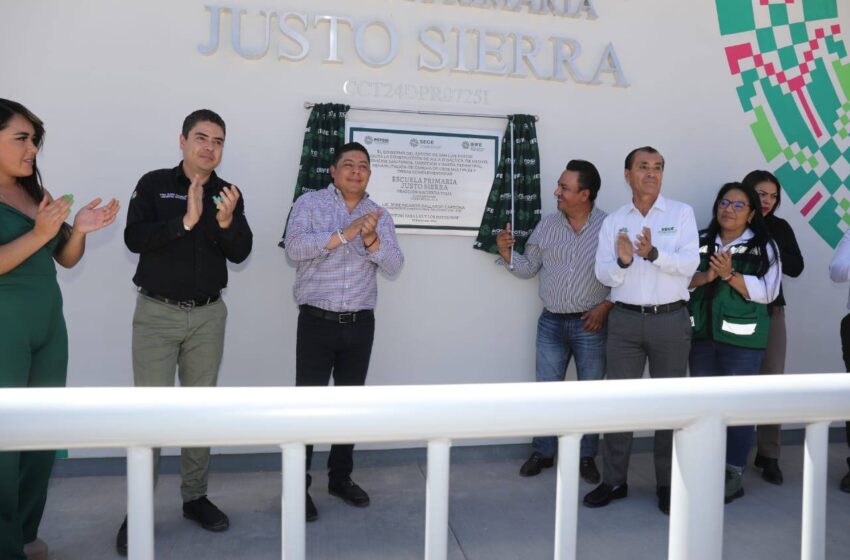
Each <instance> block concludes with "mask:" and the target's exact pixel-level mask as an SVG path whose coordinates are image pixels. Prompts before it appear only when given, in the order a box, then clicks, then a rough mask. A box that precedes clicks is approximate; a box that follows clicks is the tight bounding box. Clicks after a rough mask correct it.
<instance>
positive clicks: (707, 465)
mask: <svg viewBox="0 0 850 560" xmlns="http://www.w3.org/2000/svg"><path fill="white" fill-rule="evenodd" d="M847 418H850V375H846V374H838V375H836V374H817V375H784V376H748V377H735V378H696V379H661V380H656V379H640V380H631V381H585V382H581V383H545V384H542V383H541V384H536V383H518V384H477V385H429V386H381V387H333V388H329V387H298V388H272V387H261V388H206V389H201V388H180V389H174V388H90V389H82V388H79V389H78V388H69V389H2V390H0V426H3V429H2V430H0V450H4V451H7V450H32V449H66V448H105V447H126V448H127V449H128V452H127V477H128V511H129V512H130V516H129V527H128V528H129V544H130V550H129V554H130V559H131V560H142V559H144V560H149V559H153V557H154V536H153V535H154V533H153V511H154V510H153V477H152V475H151V469H152V466H153V453H152V448H153V447H166V446H168V447H199V446H213V445H216V446H229V445H279V446H280V447H281V449H282V453H283V491H282V498H281V507H282V512H283V515H282V521H281V523H282V554H283V558H285V559H286V560H302V559H303V558H304V556H305V526H304V522H305V520H304V500H305V495H304V493H305V486H304V476H305V472H304V469H305V467H304V457H305V447H304V445H305V443H356V442H390V441H409V440H425V441H427V442H428V470H427V485H426V504H427V505H426V516H425V517H426V524H425V553H424V556H425V558H426V560H438V559H440V560H443V559H445V558H446V554H447V534H448V533H447V532H448V512H449V458H450V446H451V440H452V439H457V438H485V437H504V436H532V435H539V434H560V438H559V443H560V446H559V451H558V470H557V500H556V523H555V559H556V560H572V559H575V558H576V521H577V516H578V489H579V486H578V462H579V461H578V456H579V440H580V437H581V434H583V433H600V432H601V433H605V432H619V431H632V430H647V429H673V430H676V431H675V435H674V441H673V472H672V485H671V491H672V493H671V506H670V538H669V548H668V555H669V558H672V559H680V558H687V559H689V560H720V558H721V556H722V550H723V546H722V542H723V485H724V462H725V457H724V455H725V442H726V429H725V428H726V426H730V425H749V424H774V423H789V422H804V423H805V424H806V443H805V461H804V476H803V478H804V482H803V511H802V550H801V558H802V559H804V560H823V559H824V556H825V538H826V534H825V520H826V459H827V440H828V437H827V435H828V429H829V423H830V421H833V420H842V419H847Z"/></svg>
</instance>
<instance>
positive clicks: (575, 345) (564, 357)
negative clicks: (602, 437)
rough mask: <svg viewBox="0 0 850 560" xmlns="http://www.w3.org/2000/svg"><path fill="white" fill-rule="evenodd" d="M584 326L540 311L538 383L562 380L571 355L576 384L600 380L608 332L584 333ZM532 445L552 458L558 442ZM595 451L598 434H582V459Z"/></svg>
mask: <svg viewBox="0 0 850 560" xmlns="http://www.w3.org/2000/svg"><path fill="white" fill-rule="evenodd" d="M583 326H584V321H582V320H581V319H567V318H564V317H562V316H560V315H558V314H557V313H550V312H549V311H546V310H545V309H544V310H543V313H541V314H540V319H538V320H537V364H536V366H537V367H536V376H537V381H563V380H564V377H565V376H566V374H567V366H568V365H569V363H570V359H571V358H572V357H573V356H575V359H576V372H577V377H578V380H579V381H592V380H597V379H602V377H603V376H604V375H605V340H606V338H607V331H606V330H605V329H604V328H603V329H602V330H600V331H597V332H587V331H585V330H583V329H582V327H583ZM531 445H532V447H534V450H535V451H537V452H539V453H540V454H541V455H542V456H544V457H546V458H551V457H554V456H555V453H556V452H557V450H558V439H557V438H556V437H554V436H548V437H536V438H534V441H533V442H532V443H531ZM598 448H599V434H585V435H584V436H583V437H582V438H581V456H582V457H595V456H596V452H597V450H598Z"/></svg>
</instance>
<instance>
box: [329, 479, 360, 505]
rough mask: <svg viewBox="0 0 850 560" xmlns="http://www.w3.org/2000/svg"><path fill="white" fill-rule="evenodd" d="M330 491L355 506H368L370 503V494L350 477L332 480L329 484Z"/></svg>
mask: <svg viewBox="0 0 850 560" xmlns="http://www.w3.org/2000/svg"><path fill="white" fill-rule="evenodd" d="M328 492H329V493H330V495H331V496H336V497H337V498H342V499H343V500H345V503H346V504H349V505H352V506H355V507H366V506H368V505H369V494H367V493H366V492H364V491H363V489H362V488H360V487H359V486H357V485H356V484H354V481H353V480H351V479H350V478H347V479H345V480H342V481H339V482H331V483H329V484H328Z"/></svg>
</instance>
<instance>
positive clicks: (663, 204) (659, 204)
mask: <svg viewBox="0 0 850 560" xmlns="http://www.w3.org/2000/svg"><path fill="white" fill-rule="evenodd" d="M653 210H659V211H661V212H666V211H667V200H666V199H665V198H664V196H662V194H661V193H658V198H656V199H655V202H653V203H652V207H651V208H650V209H649V212H647V213H646V215H647V216H649V215H650V214H652V211H653ZM629 212H637V213H638V214H640V210H638V209H637V206H635V201H634V199H632V207H631V209H630V210H629Z"/></svg>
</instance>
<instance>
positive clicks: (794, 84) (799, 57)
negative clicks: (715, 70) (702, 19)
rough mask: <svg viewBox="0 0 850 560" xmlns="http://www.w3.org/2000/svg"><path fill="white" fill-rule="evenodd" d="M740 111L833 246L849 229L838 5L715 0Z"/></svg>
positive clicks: (813, 0)
mask: <svg viewBox="0 0 850 560" xmlns="http://www.w3.org/2000/svg"><path fill="white" fill-rule="evenodd" d="M716 4H717V16H718V21H719V24H720V33H721V35H723V36H724V37H727V38H728V39H729V41H730V42H729V44H728V46H727V47H726V58H727V61H728V63H729V70H730V71H731V73H732V75H733V76H735V77H736V79H737V82H738V86H737V91H738V98H739V100H740V102H741V107H742V108H743V109H744V111H745V112H746V114H747V115H748V116H749V117H750V119H751V124H750V128H751V130H752V132H753V136H754V137H755V139H756V142H757V143H758V145H759V147H760V148H761V151H762V153H763V154H764V157H765V159H766V160H767V161H768V162H769V163H771V164H773V165H774V173H775V175H776V176H777V177H778V178H779V180H780V181H781V182H782V189H783V191H784V192H785V194H786V195H787V197H788V198H790V199H791V201H792V202H793V203H794V205H795V207H796V208H797V209H798V210H799V212H800V213H801V214H802V215H803V216H804V217H805V218H806V219H807V220H808V222H809V223H810V224H811V225H812V227H813V228H814V229H815V231H816V232H817V233H818V234H819V235H820V236H821V237H822V238H823V239H824V240H825V241H826V242H827V243H829V244H830V245H831V246H833V247H834V246H835V245H837V244H838V241H839V240H840V239H841V236H842V235H843V234H844V232H845V231H846V230H847V229H848V228H850V58H848V56H847V49H846V47H845V45H844V42H843V41H842V40H841V37H840V34H841V26H840V25H839V23H838V0H716Z"/></svg>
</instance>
